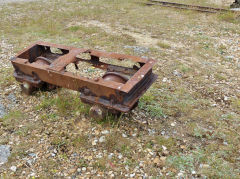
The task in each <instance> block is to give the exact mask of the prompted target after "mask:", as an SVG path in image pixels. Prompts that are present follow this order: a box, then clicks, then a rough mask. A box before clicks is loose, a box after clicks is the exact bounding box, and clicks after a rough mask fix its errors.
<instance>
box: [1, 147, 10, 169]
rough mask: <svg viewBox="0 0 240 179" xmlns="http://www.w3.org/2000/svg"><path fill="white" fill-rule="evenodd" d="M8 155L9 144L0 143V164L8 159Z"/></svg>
mask: <svg viewBox="0 0 240 179" xmlns="http://www.w3.org/2000/svg"><path fill="white" fill-rule="evenodd" d="M9 156H10V146H9V145H0V165H2V164H4V163H6V162H7V161H8V157H9Z"/></svg>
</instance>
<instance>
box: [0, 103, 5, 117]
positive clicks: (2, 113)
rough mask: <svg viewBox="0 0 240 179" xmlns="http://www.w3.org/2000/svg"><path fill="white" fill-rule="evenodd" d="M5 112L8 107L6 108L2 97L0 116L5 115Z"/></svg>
mask: <svg viewBox="0 0 240 179" xmlns="http://www.w3.org/2000/svg"><path fill="white" fill-rule="evenodd" d="M5 114H6V109H5V107H4V105H3V104H2V103H1V99H0V118H2V117H3V116H5Z"/></svg>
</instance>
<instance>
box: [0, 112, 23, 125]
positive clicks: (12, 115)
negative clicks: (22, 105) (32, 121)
mask: <svg viewBox="0 0 240 179" xmlns="http://www.w3.org/2000/svg"><path fill="white" fill-rule="evenodd" d="M23 117H24V114H23V113H22V112H21V111H10V112H9V113H8V114H6V115H5V116H3V118H0V122H1V123H2V125H3V126H4V127H7V126H9V127H14V126H15V125H14V124H15V123H17V120H18V119H21V118H23Z"/></svg>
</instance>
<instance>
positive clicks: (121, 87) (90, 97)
mask: <svg viewBox="0 0 240 179" xmlns="http://www.w3.org/2000/svg"><path fill="white" fill-rule="evenodd" d="M52 47H53V48H57V49H60V50H61V51H62V54H61V55H58V54H54V55H55V56H57V57H56V58H55V59H54V60H52V61H51V62H49V60H47V59H45V58H44V57H41V58H40V57H39V59H41V60H46V62H45V63H36V61H34V60H35V59H36V58H38V56H41V53H43V52H44V53H45V51H46V52H48V53H50V48H52ZM80 53H89V55H90V56H91V59H90V60H86V59H81V58H78V57H77V55H79V54H80ZM101 57H104V58H111V59H116V60H119V61H122V60H124V59H129V60H132V61H134V62H136V63H139V64H140V68H139V69H134V68H126V67H121V66H117V65H111V64H107V63H103V62H101V61H100V60H99V58H101ZM81 61H84V62H88V63H91V64H92V65H93V66H94V67H97V68H101V69H105V70H108V71H109V70H110V71H112V72H115V71H116V72H119V73H126V74H131V78H130V79H129V80H128V81H127V82H126V83H125V84H123V83H119V82H116V81H105V80H103V79H102V78H97V79H89V78H86V77H82V76H76V75H75V74H73V73H71V72H67V71H65V67H66V66H67V65H68V64H70V63H74V64H78V63H81ZM11 62H12V64H13V66H14V68H15V73H14V76H15V78H16V80H17V81H20V82H27V83H28V84H30V85H31V86H34V87H37V88H38V87H40V86H41V85H42V84H43V83H48V84H51V85H56V86H59V87H64V88H68V89H72V90H75V91H79V92H80V93H81V95H80V98H81V100H82V101H84V102H86V103H91V104H100V105H102V106H104V107H106V108H108V109H114V110H117V111H121V112H129V111H130V110H131V109H133V108H134V107H135V106H136V104H137V102H138V99H139V98H140V97H141V96H142V95H143V93H144V92H145V91H146V90H147V89H148V88H149V87H150V86H151V85H152V83H153V82H154V81H155V80H156V78H157V75H155V74H153V73H152V67H153V65H154V64H155V63H156V61H155V60H153V59H146V58H141V57H136V56H131V55H123V54H118V53H107V52H102V51H98V50H91V49H83V48H75V47H69V46H64V45H57V44H52V43H46V42H41V41H40V42H36V43H34V44H32V45H30V46H29V47H27V48H25V49H24V50H22V51H21V52H19V53H18V54H17V55H16V57H14V58H12V59H11ZM119 64H121V63H120V62H119Z"/></svg>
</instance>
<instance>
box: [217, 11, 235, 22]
mask: <svg viewBox="0 0 240 179" xmlns="http://www.w3.org/2000/svg"><path fill="white" fill-rule="evenodd" d="M236 18H237V17H236V15H235V14H234V13H232V12H226V13H221V14H219V19H220V20H223V21H226V22H230V23H236V21H237V19H236Z"/></svg>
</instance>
